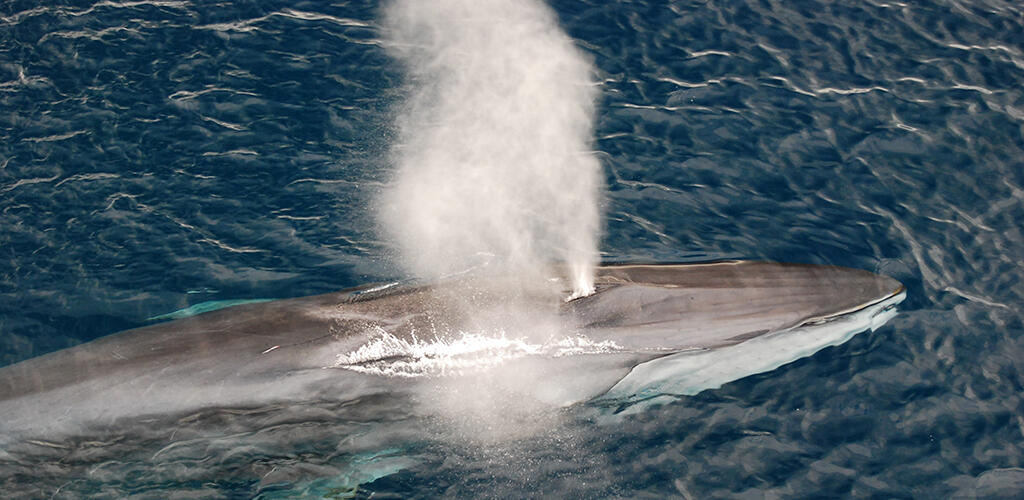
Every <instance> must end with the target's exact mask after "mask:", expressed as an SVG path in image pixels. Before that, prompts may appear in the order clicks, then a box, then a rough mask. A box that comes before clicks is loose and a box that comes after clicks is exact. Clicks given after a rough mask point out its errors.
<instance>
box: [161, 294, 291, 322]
mask: <svg viewBox="0 0 1024 500" xmlns="http://www.w3.org/2000/svg"><path fill="white" fill-rule="evenodd" d="M271 300H274V299H231V300H208V301H206V302H200V303H198V304H194V305H191V306H188V307H186V308H184V309H178V310H177V311H174V312H169V313H167V314H161V315H159V316H153V317H151V318H146V321H162V320H170V319H181V318H188V317H191V316H195V315H197V314H203V313H208V312H210V311H216V310H218V309H224V308H226V307H233V306H240V305H242V304H258V303H260V302H270V301H271Z"/></svg>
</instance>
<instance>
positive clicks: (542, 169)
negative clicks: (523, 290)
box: [378, 0, 601, 296]
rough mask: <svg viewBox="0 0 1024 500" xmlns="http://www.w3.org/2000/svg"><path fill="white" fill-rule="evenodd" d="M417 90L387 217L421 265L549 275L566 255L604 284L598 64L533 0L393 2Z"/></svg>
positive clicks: (388, 17) (393, 20)
mask: <svg viewBox="0 0 1024 500" xmlns="http://www.w3.org/2000/svg"><path fill="white" fill-rule="evenodd" d="M383 18H384V29H385V33H386V35H387V39H388V47H389V49H390V50H391V53H392V55H393V56H394V57H395V58H396V59H398V60H400V61H401V62H402V63H404V65H405V67H406V71H407V77H408V79H409V83H410V86H411V88H412V90H411V96H410V98H409V99H408V101H407V103H406V105H405V107H404V108H402V109H401V112H400V113H399V117H398V119H397V125H398V140H397V143H396V145H395V147H394V149H393V155H394V158H393V159H394V162H395V173H394V177H393V179H392V182H391V184H390V185H389V187H388V189H387V190H385V192H384V193H383V195H382V196H381V198H380V199H379V200H378V201H379V204H380V206H379V212H380V220H381V225H382V227H383V229H384V231H385V233H386V234H387V236H388V237H389V239H390V240H391V241H392V242H393V243H394V244H395V245H396V247H397V249H398V251H399V254H400V260H401V262H402V263H403V264H404V265H405V266H407V268H408V271H410V272H412V273H413V274H414V275H416V276H419V277H423V278H437V277H439V276H444V275H448V274H452V273H457V272H461V271H465V270H467V269H470V268H473V267H475V266H478V265H481V264H485V263H486V268H487V270H488V272H491V273H494V274H496V275H497V274H500V275H506V276H516V277H518V278H521V279H525V280H533V279H543V278H542V277H543V276H544V275H545V271H546V270H547V269H548V266H549V264H550V263H552V262H564V263H565V264H566V266H567V268H568V271H569V275H570V279H571V280H572V287H573V294H574V295H577V296H578V295H586V294H589V293H591V292H592V291H593V277H592V273H593V267H594V265H595V264H596V262H597V259H598V252H597V245H598V238H599V232H600V213H599V207H598V206H599V199H598V196H599V193H600V187H601V180H600V179H601V168H600V165H599V163H598V161H597V159H596V158H595V157H594V156H593V155H592V154H591V152H590V138H591V136H592V128H593V114H594V102H595V98H596V93H597V88H596V85H595V84H594V83H593V80H592V68H591V66H590V64H589V62H588V60H587V58H586V57H585V56H584V54H583V53H581V52H580V51H579V50H578V49H577V48H576V47H575V46H574V45H573V42H572V40H570V39H569V38H568V36H567V35H566V34H565V33H564V32H563V31H562V30H561V29H560V28H559V26H558V23H557V20H556V18H555V15H554V13H553V12H552V11H551V10H550V9H549V8H548V7H547V6H546V5H543V4H541V3H539V2H536V1H533V0H433V1H422V0H397V1H395V2H393V3H392V4H390V5H389V6H388V7H387V8H386V10H385V12H384V16H383Z"/></svg>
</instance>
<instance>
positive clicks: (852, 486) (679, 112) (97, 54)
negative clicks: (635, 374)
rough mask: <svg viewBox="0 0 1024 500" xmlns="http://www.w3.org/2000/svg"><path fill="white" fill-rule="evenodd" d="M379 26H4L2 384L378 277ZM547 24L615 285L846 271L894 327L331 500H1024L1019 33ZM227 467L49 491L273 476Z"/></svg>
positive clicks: (293, 17)
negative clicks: (765, 264) (216, 307)
mask: <svg viewBox="0 0 1024 500" xmlns="http://www.w3.org/2000/svg"><path fill="white" fill-rule="evenodd" d="M379 7H380V6H379V5H378V4H377V3H375V2H344V1H342V2H333V3H330V2H301V1H300V2H295V1H288V2H285V1H276V2H275V1H263V0H253V1H245V2H214V1H211V2H202V1H188V0H151V1H146V0H143V1H137V2H134V1H125V2H117V1H92V0H90V1H70V2H54V1H42V2H39V1H35V0H32V1H8V2H5V3H4V4H3V5H2V6H0V136H2V140H0V364H9V363H13V362H16V361H20V360H23V359H27V358H30V357H33V356H37V355H40V354H43V353H46V352H51V351H54V350H57V349H61V348H65V347H69V346H72V345H75V344H78V343H81V342H85V341H88V340H91V339H94V338H97V337H100V336H103V335H107V334H110V333H113V332H116V331H119V330H123V329H126V328H132V327H136V326H140V325H144V324H147V320H148V319H149V318H152V317H156V316H160V315H163V314H167V313H171V312H173V311H176V310H179V309H183V308H186V307H190V306H195V305H197V304H202V303H204V302H209V301H221V300H224V301H230V300H244V299H266V298H281V297H293V296H303V295H310V294H315V293H321V292H327V291H334V290H338V289H341V288H345V287H349V286H354V285H359V284H362V283H366V282H371V281H380V280H384V279H389V278H394V277H396V276H397V275H398V271H396V270H395V269H394V268H393V267H392V266H391V265H390V264H389V262H390V255H389V250H388V248H387V246H386V245H385V244H384V243H383V242H382V241H380V240H379V238H378V236H377V231H376V230H375V228H374V222H373V216H372V214H371V213H370V212H369V211H368V210H367V208H366V207H367V206H368V204H369V202H370V200H372V199H373V197H374V196H375V194H376V193H377V192H378V190H379V189H380V187H381V185H382V182H383V181H384V180H385V179H386V178H387V173H388V171H389V167H390V165H389V162H388V154H387V153H388V148H389V145H390V144H391V140H392V138H393V135H394V130H393V128H392V127H393V125H392V123H393V121H392V120H393V118H394V113H395V112H396V110H397V109H398V107H397V106H396V105H397V103H399V102H400V101H401V100H402V98H403V97H404V96H405V95H407V93H408V89H407V88H406V87H405V86H406V85H407V83H406V82H405V81H404V79H403V75H402V73H401V69H400V68H399V67H397V65H396V64H395V63H394V61H392V60H391V59H389V58H388V56H387V54H386V53H385V51H384V49H383V47H382V46H381V45H382V44H381V41H380V38H381V33H380V29H379V25H378V24H377V23H378V21H377V17H378V13H379ZM552 7H553V8H554V9H555V11H556V12H557V15H558V18H559V20H560V22H561V23H562V25H563V27H564V28H565V29H566V31H567V32H568V33H569V35H570V36H571V37H572V38H573V39H574V40H575V41H576V42H577V44H578V45H579V47H580V48H581V49H582V50H583V51H584V52H586V53H587V54H588V55H589V57H591V58H593V62H594V64H595V66H596V67H597V70H598V81H600V85H601V87H600V88H601V99H600V103H599V111H598V117H597V126H596V131H595V142H594V149H595V151H596V152H597V155H598V156H599V158H600V159H601V162H602V165H603V167H604V169H605V173H606V182H607V193H606V198H605V199H606V206H605V213H606V217H607V223H606V229H605V235H604V238H603V240H602V247H601V248H602V252H603V257H604V259H605V260H610V261H621V260H645V261H691V260H706V259H717V258H746V259H768V260H778V261H787V262H806V263H817V264H835V265H842V266H849V267H857V268H862V269H868V270H872V271H877V272H880V273H884V274H888V275H891V276H894V277H896V278H897V279H899V280H901V281H902V282H903V283H904V284H905V285H906V286H907V289H908V299H907V301H906V302H904V304H903V305H902V306H901V313H900V315H898V316H897V317H896V318H894V319H893V320H891V321H890V322H889V323H888V324H887V325H886V326H884V327H883V328H881V329H879V330H877V331H874V332H870V333H865V334H861V335H859V336H857V337H855V338H854V339H853V340H851V341H850V342H848V343H846V344H844V345H842V346H839V347H834V348H829V349H826V350H824V351H822V352H819V353H818V354H816V355H814V356H812V357H810V358H806V359H803V360H800V361H798V362H795V363H792V364H790V365H787V366H784V367H782V368H780V369H778V370H775V371H773V372H771V373H766V374H760V375H755V376H751V377H747V378H745V379H742V380H739V381H736V382H734V383H731V384H728V385H726V386H724V387H722V388H721V389H718V390H712V391H705V392H704V393H701V394H699V395H697V396H694V397H686V398H681V399H679V400H678V401H676V402H674V403H671V404H667V405H664V406H660V407H656V408H652V409H649V410H647V411H645V412H642V413H639V414H636V415H632V416H630V417H628V418H626V419H624V420H623V421H621V422H617V423H615V424H614V425H599V424H597V423H594V422H591V421H589V420H587V419H580V421H579V422H578V423H576V424H573V425H569V426H567V427H565V428H563V429H560V430H559V432H558V433H556V434H548V435H543V436H540V437H537V438H536V439H532V440H529V441H526V442H517V443H514V445H510V444H507V443H506V444H504V445H501V446H498V445H495V446H492V447H488V446H471V445H465V444H446V443H443V442H437V443H428V444H425V445H423V446H422V448H421V449H418V450H416V453H417V456H418V462H417V463H416V464H415V465H411V466H409V467H407V468H404V469H403V470H401V471H399V472H396V473H394V474H388V475H383V477H381V478H379V479H377V480H376V481H372V482H368V483H365V484H363V485H362V486H361V487H360V489H359V490H353V491H349V490H344V491H339V492H336V494H337V495H343V494H354V495H357V496H358V495H362V496H369V495H371V494H372V495H374V496H375V497H385V498H387V497H409V496H427V497H430V496H441V495H445V496H455V497H479V496H495V497H523V496H529V497H532V496H551V497H656V498H662V497H666V496H676V497H686V498H724V497H740V498H800V497H807V498H820V497H858V498H864V497H871V498H920V497H939V498H946V497H958V498H1020V497H1021V496H1024V399H1022V395H1024V322H1022V313H1021V309H1022V306H1024V283H1022V276H1024V233H1022V223H1021V221H1024V91H1022V88H1024V8H1022V7H1020V6H1019V5H1018V4H1017V3H1015V2H1008V1H1007V2H1003V1H997V0H992V1H973V2H961V1H920V2H896V1H892V2H887V1H880V0H879V1H874V0H873V1H860V0H857V1H853V0H849V1H847V0H840V1H795V2H778V1H725V2H715V1H709V2H668V3H666V2H653V1H646V2H642V1H636V2H628V1H623V2H601V1H596V0H593V1H562V0H559V1H555V2H553V4H552ZM0 418H2V417H0ZM318 453H319V452H318V451H317V450H303V451H302V452H299V451H297V452H296V454H295V456H293V457H287V460H285V459H280V458H279V460H281V461H282V462H283V461H289V462H288V463H290V464H293V465H294V464H295V463H301V464H309V466H310V467H311V468H312V467H314V465H315V466H319V467H326V465H325V464H328V463H330V457H325V456H324V455H323V454H318ZM235 460H236V462H230V461H228V462H229V463H228V464H227V465H224V464H222V466H223V467H221V468H219V469H218V468H216V467H212V468H211V469H210V470H216V471H217V474H213V473H211V474H210V475H209V477H205V476H203V475H202V474H196V473H191V474H190V473H185V472H182V473H181V474H179V475H178V476H168V475H167V474H163V475H161V476H160V478H161V479H160V480H159V482H157V481H155V480H153V481H150V480H147V476H146V474H145V473H143V472H139V471H137V470H133V471H132V473H131V474H129V475H128V476H127V478H126V477H118V476H117V475H116V474H109V473H103V474H100V473H96V471H97V470H99V467H98V466H97V467H94V468H88V469H87V470H89V471H90V472H89V475H88V476H85V477H83V478H82V479H81V481H79V482H76V483H75V486H74V487H69V488H66V489H64V490H62V491H58V492H57V493H59V494H64V495H67V496H70V497H74V496H75V495H78V496H89V495H95V496H108V497H119V496H126V495H128V494H137V495H141V496H142V497H146V496H147V495H148V496H150V497H153V498H163V497H166V496H170V495H171V494H182V495H185V494H189V495H193V496H195V497H201V496H204V495H205V496H207V497H213V498H218V497H233V498H234V497H237V498H248V497H252V496H255V495H258V494H262V493H266V492H264V491H261V490H259V487H260V486H259V485H258V484H257V483H258V478H257V480H250V479H247V478H248V477H249V476H247V475H246V474H245V473H244V471H248V472H249V473H250V475H251V474H252V473H255V471H257V470H263V469H260V468H259V467H257V465H256V464H257V463H258V464H262V465H260V467H270V466H268V465H266V464H267V463H276V462H270V461H268V460H269V459H266V457H245V460H241V459H239V458H238V457H235ZM370 461H371V462H372V460H370ZM63 465H66V464H63ZM335 465H336V464H335ZM10 466H12V465H11V464H7V465H0V467H10ZM61 467H62V464H61V463H54V464H48V465H47V467H40V468H39V469H38V473H39V477H38V478H36V479H38V481H40V482H45V481H46V480H47V478H51V477H59V476H60V470H61ZM104 467H106V466H104ZM194 467H195V468H200V469H201V468H204V467H208V464H207V465H202V464H195V465H194ZM107 469H109V467H108V468H107ZM104 470H106V469H104ZM100 472H102V471H100ZM19 474H21V475H14V476H12V475H8V474H2V475H3V477H4V478H5V479H4V481H5V482H4V483H0V488H3V487H5V485H6V486H7V487H14V486H12V485H20V484H23V483H25V482H30V481H31V480H33V479H34V478H31V477H28V478H26V477H25V476H24V474H23V473H19ZM314 475H315V474H314ZM168 477H177V478H179V479H168ZM367 477H369V476H367ZM56 486H61V484H57V485H56ZM90 488H91V489H90ZM275 491H276V492H277V493H282V491H279V490H275ZM58 496H59V495H58Z"/></svg>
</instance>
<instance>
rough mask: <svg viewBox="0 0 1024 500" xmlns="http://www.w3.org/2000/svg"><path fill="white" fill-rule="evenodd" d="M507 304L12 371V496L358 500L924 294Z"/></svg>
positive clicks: (787, 355) (803, 269) (851, 329)
mask: <svg viewBox="0 0 1024 500" xmlns="http://www.w3.org/2000/svg"><path fill="white" fill-rule="evenodd" d="M506 285H508V283H505V284H502V283H501V282H496V281H493V280H489V281H488V280H483V279H480V278H467V277H462V278H456V279H450V280H447V281H443V282H440V283H436V284H432V285H384V286H377V287H364V288H360V289H353V290H346V291H342V292H338V293H330V294H325V295H318V296H313V297H305V298H297V299H288V300H278V301H271V302H263V303H252V304H245V305H238V306H234V307H230V308H227V309H221V310H217V311H212V312H207V313H204V314H200V315H197V316H193V317H188V318H185V319H180V320H177V321H172V322H168V323H162V324H156V325H152V326H147V327H144V328H138V329H135V330H130V331H126V332H122V333H118V334H114V335H110V336H108V337H105V338H101V339H98V340H96V341H93V342H89V343H86V344H82V345H80V346H77V347H74V348H70V349H66V350H63V351H59V352H55V353H51V354H47V355H45V356H40V357H38V358H35V359H30V360H27V361H23V362H20V363H17V364H14V365H11V366H7V367H3V368H0V488H2V490H3V491H4V495H5V497H8V498H83V497H89V498H124V497H127V496H131V495H135V494H136V493H140V492H141V494H142V496H141V497H142V498H166V497H167V496H168V492H169V491H170V492H184V491H191V492H192V493H189V494H194V495H195V496H196V497H204V496H205V497H209V496H211V495H212V496H214V497H218V498H220V497H224V496H225V495H227V496H231V495H235V496H237V495H238V494H239V493H238V491H242V492H244V494H245V496H246V497H253V496H255V497H258V498H296V497H297V496H298V497H308V496H316V497H331V498H335V497H338V496H339V495H340V496H344V497H349V496H352V494H354V492H356V491H357V490H358V488H359V485H361V484H366V483H369V482H372V481H374V480H376V479H378V478H381V477H384V476H388V475H391V474H394V473H396V472H398V471H400V470H403V469H407V468H410V467H416V466H417V464H418V463H420V461H419V460H418V459H417V456H418V455H417V453H419V451H417V450H423V449H430V447H431V446H436V445H434V444H431V443H437V442H442V443H445V442H448V441H449V440H455V441H456V442H458V441H460V440H462V439H470V440H471V441H472V440H476V439H499V440H502V439H509V437H508V436H507V435H502V434H500V433H502V432H504V433H508V432H512V433H513V434H512V436H511V439H513V441H511V442H513V443H514V442H518V441H514V440H515V439H519V438H524V436H525V438H526V439H532V438H531V437H530V436H532V435H533V434H532V433H534V432H538V431H537V429H541V430H540V431H539V432H556V433H557V432H558V431H557V429H559V428H560V427H559V426H560V425H563V424H560V423H558V422H561V421H562V418H563V417H564V416H567V415H569V413H567V412H564V411H563V410H561V409H562V408H564V407H566V406H569V405H573V404H575V403H587V404H586V405H585V406H582V407H579V408H578V409H579V410H580V411H574V412H572V414H575V415H577V417H573V418H583V419H585V420H587V421H594V422H609V421H610V422H615V421H618V420H619V419H621V418H623V416H625V415H627V414H629V413H632V412H635V411H639V410H641V409H643V408H645V407H647V406H649V405H652V404H659V403H661V402H662V401H664V400H665V399H666V398H669V399H675V398H676V397H678V396H679V395H687V394H696V393H697V392H700V391H702V390H705V389H709V388H715V387H719V386H720V385H722V384H724V383H727V382H730V381H732V380H736V379H739V378H742V377H744V376H746V375H750V374H754V373H760V372H765V371H768V370H772V369H774V368H776V367H778V366H781V365H782V364H785V363H788V362H790V361H793V360H795V359H798V358H800V357H804V356H808V355H810V354H813V353H814V352H816V351H818V350H820V349H822V348H824V347H826V346H829V345H836V344H839V343H842V342H844V341H846V340H847V339H849V338H850V337H851V336H852V335H854V334H856V333H858V332H862V331H865V330H867V329H873V328H876V327H877V326H878V325H880V324H882V323H884V322H885V321H886V320H887V319H888V318H890V317H891V316H892V315H893V314H895V310H894V309H893V307H894V306H895V305H896V304H897V303H899V302H900V301H901V300H903V298H904V296H905V293H904V290H903V287H902V285H900V284H899V283H898V282H896V281H895V280H893V279H890V278H887V277H884V276H879V275H876V274H872V273H869V272H866V271H858V270H853V269H844V268H838V267H826V266H810V265H795V264H774V263H761V262H716V263H707V264H685V265H621V266H603V267H600V268H598V269H597V274H596V280H595V285H596V292H595V293H594V294H592V295H590V296H587V297H582V298H577V299H574V300H571V301H569V302H565V300H564V297H566V296H567V290H564V288H565V282H564V280H563V279H560V278H557V277H556V278H552V279H551V280H550V281H549V282H548V283H547V284H546V285H545V286H543V287H537V288H529V287H527V288H522V287H510V286H506ZM519 285H521V283H520V284H519ZM569 421H572V419H569ZM495 429H498V430H499V435H498V436H497V437H495V436H493V435H491V433H493V432H495ZM531 429H533V430H531ZM467 436H468V438H467ZM481 436H483V437H481ZM503 436H504V437H503ZM517 436H518V437H517ZM426 456H433V455H431V454H429V453H427V454H426V455H424V457H426ZM424 460H429V459H426V458H425V459H424ZM211 488H212V489H211ZM239 489H240V490H239ZM225 490H226V491H227V492H233V493H230V494H229V493H227V492H226V491H225ZM339 492H340V493H339ZM183 494H184V493H183ZM146 495H150V496H146ZM296 495H297V496H296Z"/></svg>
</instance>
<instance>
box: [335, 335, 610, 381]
mask: <svg viewBox="0 0 1024 500" xmlns="http://www.w3.org/2000/svg"><path fill="white" fill-rule="evenodd" d="M622 350H623V349H622V347H620V346H619V345H617V344H616V343H615V342H613V341H600V342H596V341H593V340H591V339H588V338H587V337H585V336H575V337H564V338H553V339H549V340H548V341H546V342H542V343H534V342H531V341H529V340H527V339H525V338H515V337H509V336H508V335H507V333H506V332H505V331H497V332H484V333H473V332H460V333H459V334H458V335H456V336H453V337H452V338H441V337H434V338H432V339H429V340H420V339H418V338H417V337H416V336H413V337H412V339H411V340H405V339H402V338H399V337H396V336H394V335H392V334H390V333H388V332H387V331H386V330H384V329H381V328H379V327H378V328H377V329H376V330H375V331H374V332H373V335H372V337H371V338H370V340H369V341H368V342H367V343H365V344H363V345H362V346H360V347H359V348H358V349H355V350H353V351H351V352H347V353H343V354H339V355H338V357H337V361H336V362H335V365H334V367H335V368H345V369H348V370H353V371H357V372H361V373H370V374H375V375H385V376H392V377H423V376H427V377H437V376H455V375H465V374H469V373H474V372H480V371H483V370H486V369H488V368H491V367H494V366H498V365H501V364H503V363H505V362H508V361H511V360H515V359H522V358H525V357H528V356H543V357H562V356H574V355H581V354H602V353H610V352H620V351H622Z"/></svg>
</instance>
